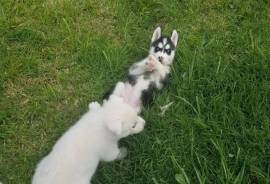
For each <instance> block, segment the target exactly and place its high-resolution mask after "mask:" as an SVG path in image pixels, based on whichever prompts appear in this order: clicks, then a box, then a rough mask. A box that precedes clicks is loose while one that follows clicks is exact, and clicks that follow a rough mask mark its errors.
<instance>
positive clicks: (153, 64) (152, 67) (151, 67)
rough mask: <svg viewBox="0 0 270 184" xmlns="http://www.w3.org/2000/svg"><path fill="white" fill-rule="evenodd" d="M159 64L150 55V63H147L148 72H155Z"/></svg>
mask: <svg viewBox="0 0 270 184" xmlns="http://www.w3.org/2000/svg"><path fill="white" fill-rule="evenodd" d="M157 63H158V61H157V60H156V58H155V56H152V55H150V56H149V57H148V61H147V62H146V63H145V69H146V71H148V72H151V71H153V70H155V68H156V66H157Z"/></svg>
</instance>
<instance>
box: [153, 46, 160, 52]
mask: <svg viewBox="0 0 270 184" xmlns="http://www.w3.org/2000/svg"><path fill="white" fill-rule="evenodd" d="M161 50H162V49H161V48H159V47H155V50H154V51H155V52H159V51H161Z"/></svg>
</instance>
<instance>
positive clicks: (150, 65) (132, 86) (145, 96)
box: [105, 27, 178, 112]
mask: <svg viewBox="0 0 270 184" xmlns="http://www.w3.org/2000/svg"><path fill="white" fill-rule="evenodd" d="M177 42H178V34H177V32H176V30H174V31H173V32H172V35H171V37H167V36H161V28H160V27H158V28H156V29H155V31H154V33H153V36H152V39H151V46H150V50H149V55H148V56H147V57H146V58H145V59H143V60H141V61H139V62H137V63H134V64H133V65H132V66H131V67H130V68H129V74H128V80H127V82H125V88H124V91H122V92H119V91H117V92H115V90H114V91H113V94H117V95H119V96H121V97H123V98H124V99H125V101H126V102H127V103H129V104H130V105H131V106H133V107H135V108H136V109H137V110H138V112H140V110H141V108H142V105H145V104H147V103H149V102H151V101H152V96H153V93H154V91H155V90H160V89H162V88H163V86H164V85H165V84H166V82H167V81H168V77H169V74H170V65H171V64H172V62H173V59H174V56H175V49H176V46H177ZM108 94H110V93H107V96H108ZM105 97H106V95H105Z"/></svg>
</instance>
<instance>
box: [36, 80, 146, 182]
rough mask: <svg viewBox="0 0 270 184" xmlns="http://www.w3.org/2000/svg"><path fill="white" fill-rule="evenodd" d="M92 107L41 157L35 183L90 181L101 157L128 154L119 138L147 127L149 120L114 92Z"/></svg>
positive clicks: (106, 157)
mask: <svg viewBox="0 0 270 184" xmlns="http://www.w3.org/2000/svg"><path fill="white" fill-rule="evenodd" d="M121 85H122V86H123V84H121ZM121 85H120V87H121ZM118 87H119V86H116V89H117V90H119V89H118ZM89 108H90V111H89V112H87V113H86V114H85V115H84V116H83V117H82V118H81V119H80V120H79V121H78V122H77V123H76V124H75V125H73V126H72V127H71V128H70V129H69V130H68V131H67V132H66V133H65V134H64V135H63V136H62V137H61V138H60V139H59V140H58V141H57V142H56V144H55V145H54V147H53V149H52V151H51V152H50V153H49V154H48V155H47V156H46V157H45V158H43V159H42V160H41V162H40V163H39V164H38V166H37V169H36V171H35V174H34V176H33V180H32V184H89V181H90V180H91V177H92V176H93V174H94V173H95V170H96V168H97V166H98V163H99V161H101V160H102V161H113V160H115V159H122V158H124V157H125V156H126V154H127V150H126V148H119V147H118V141H119V139H120V138H123V137H126V136H128V135H131V134H136V133H139V132H141V131H142V130H143V128H144V124H145V121H144V120H143V119H142V118H141V117H140V116H138V115H137V112H136V111H135V110H134V109H133V108H132V107H131V106H130V105H128V104H126V103H125V102H124V101H123V99H122V98H120V97H119V96H116V95H111V96H110V98H109V100H107V101H106V102H104V104H103V105H102V106H100V105H99V104H98V103H97V102H94V103H91V104H90V105H89Z"/></svg>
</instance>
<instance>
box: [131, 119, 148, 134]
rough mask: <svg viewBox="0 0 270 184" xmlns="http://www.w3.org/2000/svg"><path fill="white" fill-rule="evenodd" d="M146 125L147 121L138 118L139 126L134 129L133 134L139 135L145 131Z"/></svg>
mask: <svg viewBox="0 0 270 184" xmlns="http://www.w3.org/2000/svg"><path fill="white" fill-rule="evenodd" d="M144 125H145V120H144V119H143V118H142V117H140V116H138V119H137V124H136V126H135V127H134V128H133V133H134V134H137V133H140V132H141V131H143V129H144Z"/></svg>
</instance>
